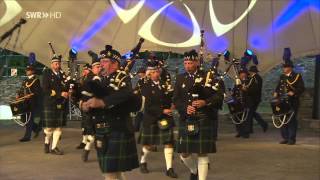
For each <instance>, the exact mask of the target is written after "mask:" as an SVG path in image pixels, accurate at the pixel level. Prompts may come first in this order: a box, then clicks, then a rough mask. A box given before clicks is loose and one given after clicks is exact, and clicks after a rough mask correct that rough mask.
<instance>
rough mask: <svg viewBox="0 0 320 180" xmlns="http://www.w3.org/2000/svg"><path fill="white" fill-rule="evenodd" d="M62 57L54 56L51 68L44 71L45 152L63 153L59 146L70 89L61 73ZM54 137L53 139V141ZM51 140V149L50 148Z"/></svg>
mask: <svg viewBox="0 0 320 180" xmlns="http://www.w3.org/2000/svg"><path fill="white" fill-rule="evenodd" d="M60 70H61V57H60V56H56V55H55V56H53V57H52V59H51V68H50V69H49V68H48V69H45V70H44V72H43V79H42V85H43V105H44V121H43V127H44V133H45V142H44V143H45V144H44V147H45V149H44V152H45V153H49V152H51V153H52V154H55V155H63V152H62V151H61V150H60V149H59V148H58V147H57V145H58V142H59V140H60V137H61V134H62V127H63V126H65V125H66V118H64V115H63V113H64V109H65V104H66V101H67V99H68V89H67V87H66V85H65V76H64V75H63V74H62V73H61V71H60ZM51 137H52V141H51ZM50 141H51V150H50V148H49V147H50Z"/></svg>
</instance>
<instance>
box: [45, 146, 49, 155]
mask: <svg viewBox="0 0 320 180" xmlns="http://www.w3.org/2000/svg"><path fill="white" fill-rule="evenodd" d="M44 153H46V154H48V153H50V144H44Z"/></svg>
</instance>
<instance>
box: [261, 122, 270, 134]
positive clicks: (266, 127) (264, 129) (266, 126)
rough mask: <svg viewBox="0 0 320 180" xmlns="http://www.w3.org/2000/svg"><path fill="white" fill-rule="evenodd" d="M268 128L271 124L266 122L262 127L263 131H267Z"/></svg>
mask: <svg viewBox="0 0 320 180" xmlns="http://www.w3.org/2000/svg"><path fill="white" fill-rule="evenodd" d="M268 129H269V125H268V124H267V123H266V125H264V126H263V127H262V131H263V132H267V130H268Z"/></svg>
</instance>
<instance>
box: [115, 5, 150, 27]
mask: <svg viewBox="0 0 320 180" xmlns="http://www.w3.org/2000/svg"><path fill="white" fill-rule="evenodd" d="M145 1H146V0H140V1H139V2H138V4H136V5H135V6H134V7H133V8H131V9H128V10H125V9H123V8H121V7H120V6H118V4H117V3H116V2H115V1H114V0H110V3H111V6H112V7H113V9H114V10H115V11H116V13H117V14H118V16H119V18H120V19H121V20H122V22H123V23H125V24H126V23H128V22H129V21H131V19H132V18H134V17H135V16H136V15H137V13H138V12H139V11H140V9H141V8H142V7H143V5H144V3H145Z"/></svg>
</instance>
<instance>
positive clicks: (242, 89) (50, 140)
mask: <svg viewBox="0 0 320 180" xmlns="http://www.w3.org/2000/svg"><path fill="white" fill-rule="evenodd" d="M142 43H143V39H141V40H140V41H139V44H138V45H137V47H136V48H134V49H133V50H132V54H133V55H132V56H131V58H130V59H128V60H126V61H125V63H123V62H122V59H121V57H122V56H121V55H120V53H119V52H118V51H117V50H115V49H114V48H113V47H112V46H110V45H107V46H106V47H105V48H104V50H102V51H101V52H100V54H99V56H92V63H91V64H86V65H85V67H84V70H83V73H82V77H81V81H80V83H78V84H76V85H75V84H74V82H72V80H70V78H68V77H67V75H66V74H65V73H64V72H63V71H62V70H61V56H57V55H56V54H54V56H53V57H52V59H51V67H50V68H47V69H45V70H44V72H43V76H42V82H40V80H39V78H38V77H36V75H35V73H34V72H35V70H34V68H33V67H32V66H28V67H27V69H26V75H27V79H26V80H25V81H24V82H23V83H22V87H21V89H20V90H19V91H18V93H17V97H16V98H17V99H16V101H15V102H14V103H12V104H11V108H12V109H13V111H14V114H24V115H25V116H23V117H24V118H25V119H24V124H23V125H25V126H26V133H25V136H24V137H23V138H22V139H21V140H20V141H29V140H30V139H31V133H32V131H34V132H35V136H37V135H38V133H39V131H40V130H41V129H42V128H43V131H44V134H45V139H44V153H50V154H54V155H63V151H62V150H61V149H60V148H59V146H58V145H59V141H60V139H61V135H62V129H63V127H64V126H66V123H67V112H68V103H69V100H70V99H71V100H72V102H73V103H74V104H77V106H78V107H79V109H81V115H82V116H81V117H82V123H81V127H82V142H81V143H80V144H79V146H78V147H77V148H78V149H83V153H82V157H81V158H82V160H83V161H84V162H86V161H88V158H89V154H90V151H91V149H92V148H94V147H95V148H96V151H97V157H98V163H99V167H100V170H101V172H102V173H103V174H104V175H105V178H106V179H124V178H125V177H124V174H123V173H124V172H126V171H130V170H132V169H135V168H140V172H141V173H152V172H150V171H149V169H148V164H150V163H151V164H152V159H149V158H148V156H149V154H150V153H152V152H154V151H158V149H157V146H158V145H163V147H164V149H163V153H164V159H165V165H166V169H165V170H164V172H165V175H166V176H169V177H171V178H177V177H178V174H177V173H176V172H175V171H174V167H173V166H172V165H173V164H172V161H173V154H174V152H176V153H179V156H180V159H181V161H182V162H183V163H184V164H185V165H186V167H187V168H189V170H190V179H191V180H196V179H199V180H205V179H206V178H207V174H208V169H209V157H208V154H210V153H216V151H217V148H216V141H217V137H218V133H217V132H218V112H219V110H221V109H222V106H223V103H226V104H227V106H228V108H229V111H230V115H231V120H232V122H233V123H234V124H235V128H236V132H237V133H236V136H235V137H237V138H249V137H250V134H251V133H253V119H256V121H257V122H258V124H259V125H261V127H262V129H263V131H264V132H265V131H267V129H268V123H267V122H265V121H264V120H263V119H262V118H261V116H260V115H259V114H258V113H257V112H256V110H257V108H258V106H259V103H260V101H261V91H262V78H261V77H260V75H259V74H258V72H259V71H258V68H257V63H256V62H255V61H254V59H253V60H250V61H245V60H240V61H238V60H237V59H233V60H230V59H229V58H228V55H229V52H225V53H224V57H225V60H226V62H228V64H229V67H228V68H227V70H226V72H223V73H221V72H220V71H219V70H218V65H219V61H218V59H217V58H214V59H213V61H212V65H211V67H210V68H208V70H204V68H203V52H202V51H201V50H202V48H203V43H201V44H202V46H201V47H200V51H199V52H197V51H195V50H191V51H188V52H185V53H184V61H183V65H184V70H185V72H184V73H182V74H179V75H177V76H176V78H175V83H174V84H173V83H172V79H171V76H170V74H169V72H168V71H167V70H166V68H165V66H164V63H165V61H164V60H163V59H161V58H158V57H156V56H150V57H149V58H147V60H146V63H145V64H146V66H145V67H142V68H140V69H139V70H138V71H137V72H136V74H137V75H138V76H139V80H138V82H137V83H136V85H135V87H132V81H131V80H132V76H131V73H130V71H131V68H132V67H133V64H134V62H135V61H136V59H135V57H136V54H137V53H138V51H139V49H140V47H141V44H142ZM249 55H250V54H249ZM293 67H294V65H293V63H292V61H291V60H290V59H287V60H285V61H284V63H283V74H282V75H281V76H280V78H279V83H278V85H277V87H276V89H275V91H274V94H273V99H272V100H271V107H272V111H273V116H272V119H273V124H274V126H275V127H277V128H280V131H281V137H282V139H283V140H282V141H281V142H280V143H281V144H288V145H293V144H295V142H296V132H297V112H298V108H299V97H300V95H301V94H302V92H303V91H304V83H303V79H302V76H301V74H298V73H295V72H294V71H293ZM230 69H233V70H234V71H235V72H234V74H235V78H234V80H235V81H234V82H235V83H234V87H233V88H232V89H231V90H230V89H227V88H225V85H224V81H223V80H224V77H225V76H226V74H227V72H228V71H229V70H230ZM40 84H41V85H40ZM20 102H23V103H20ZM26 103H27V105H25V104H26ZM23 106H24V107H23ZM21 109H23V110H21ZM26 112H27V113H26ZM175 112H177V113H175ZM132 114H134V118H133V116H132ZM35 116H41V117H42V118H41V119H43V120H42V121H41V122H40V123H39V124H36V123H35V122H34V117H35ZM174 117H175V118H178V120H177V121H175V120H174ZM175 131H177V132H178V133H177V134H175V133H174V132H175ZM136 132H138V133H137V134H139V135H138V138H137V139H136V138H135V133H136ZM136 141H137V142H136ZM136 143H139V144H141V150H140V151H141V155H140V158H138V152H139V151H138V150H137V146H136Z"/></svg>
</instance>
